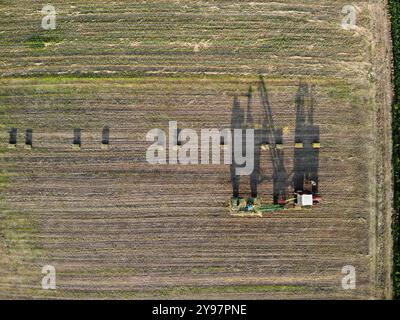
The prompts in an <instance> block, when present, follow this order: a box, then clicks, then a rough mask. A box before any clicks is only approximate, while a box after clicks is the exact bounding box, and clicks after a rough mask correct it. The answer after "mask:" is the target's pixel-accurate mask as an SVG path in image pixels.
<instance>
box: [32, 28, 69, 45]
mask: <svg viewBox="0 0 400 320" xmlns="http://www.w3.org/2000/svg"><path fill="white" fill-rule="evenodd" d="M62 40H63V37H62V35H61V33H60V32H59V31H56V30H49V31H44V30H43V31H40V32H38V33H36V34H33V35H31V36H30V37H28V38H27V39H26V40H25V45H26V46H27V47H29V48H31V49H44V48H46V47H47V46H48V45H50V44H55V43H59V42H61V41H62Z"/></svg>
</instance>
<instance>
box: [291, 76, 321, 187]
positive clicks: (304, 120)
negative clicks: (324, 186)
mask: <svg viewBox="0 0 400 320" xmlns="http://www.w3.org/2000/svg"><path fill="white" fill-rule="evenodd" d="M313 91H314V86H311V87H310V86H309V85H308V84H304V83H300V85H299V89H298V91H297V95H296V102H295V103H296V130H295V143H302V144H303V147H302V148H295V149H294V168H293V170H294V174H293V188H294V191H295V192H296V191H300V190H303V189H304V181H305V180H306V179H310V180H312V181H314V182H315V185H314V186H313V190H312V191H313V192H315V193H316V192H318V190H317V188H318V168H319V149H317V148H313V145H312V144H313V143H314V142H319V139H320V130H319V127H318V126H315V125H314V98H313ZM306 105H308V112H307V111H306V110H305V109H306Z"/></svg>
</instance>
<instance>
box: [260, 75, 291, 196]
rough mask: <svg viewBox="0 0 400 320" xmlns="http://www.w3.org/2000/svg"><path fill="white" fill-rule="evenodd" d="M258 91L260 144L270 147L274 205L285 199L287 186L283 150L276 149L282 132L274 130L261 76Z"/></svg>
mask: <svg viewBox="0 0 400 320" xmlns="http://www.w3.org/2000/svg"><path fill="white" fill-rule="evenodd" d="M258 91H259V94H260V100H261V103H262V107H263V111H264V118H263V123H262V127H263V130H262V136H261V140H262V141H261V143H268V144H269V146H270V148H269V152H270V155H271V161H272V167H273V172H272V180H273V191H272V192H273V200H274V204H277V203H278V201H279V199H282V198H286V195H287V186H288V175H287V172H286V169H285V165H284V151H283V148H279V147H278V146H283V131H282V129H280V128H279V129H276V128H275V126H274V121H273V117H272V108H271V104H270V102H269V98H268V91H267V87H266V85H265V82H264V79H263V77H262V76H260V82H259V85H258ZM258 149H259V148H258Z"/></svg>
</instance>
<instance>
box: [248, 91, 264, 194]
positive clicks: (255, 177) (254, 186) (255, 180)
mask: <svg viewBox="0 0 400 320" xmlns="http://www.w3.org/2000/svg"><path fill="white" fill-rule="evenodd" d="M246 125H247V128H249V129H254V169H253V172H252V173H251V175H250V190H251V197H252V198H256V197H257V194H258V184H259V183H260V156H261V151H260V146H261V140H262V129H259V128H255V123H254V117H253V89H252V87H251V86H250V88H249V92H248V94H247V114H246Z"/></svg>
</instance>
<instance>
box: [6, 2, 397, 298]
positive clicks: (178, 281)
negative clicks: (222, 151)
mask: <svg viewBox="0 0 400 320" xmlns="http://www.w3.org/2000/svg"><path fill="white" fill-rule="evenodd" d="M51 4H52V5H53V6H54V7H55V8H56V14H57V15H56V17H57V19H56V22H57V24H56V28H55V29H54V30H43V28H42V25H41V22H42V18H43V17H44V15H43V14H42V13H41V9H42V6H43V4H42V3H40V2H37V1H27V0H14V1H8V0H3V1H0V14H1V17H2V18H1V19H0V25H1V28H0V75H1V76H0V298H3V299H15V298H17V299H23V298H57V299H60V298H73V299H86V298H90V299H93V298H96V299H98V298H100V299H103V298H104V299H118V298H119V299H157V298H161V299H174V298H180V299H200V298H202V299H210V298H215V299H239V298H240V299H271V298H277V299H300V298H306V299H308V298H310V299H388V298H391V297H392V295H393V294H392V255H393V254H392V245H393V241H392V234H391V224H392V211H393V210H392V198H393V196H392V193H393V190H392V162H391V159H392V158H391V152H392V136H391V134H392V131H391V121H392V118H391V105H392V95H393V89H392V84H391V83H392V81H391V63H392V47H391V46H392V44H391V38H390V18H389V16H388V8H387V1H386V0H381V1H379V0H377V1H373V0H371V1H365V0H353V1H352V2H351V3H350V4H351V5H352V6H354V7H355V8H356V12H357V22H356V26H355V28H353V29H345V28H343V27H342V25H341V23H342V19H343V17H344V16H345V14H344V13H342V8H343V7H344V6H346V5H349V3H348V1H346V0H321V1H315V0H300V1H299V0H297V1H295V0H277V1H259V2H254V1H233V0H215V1H180V0H175V1H173V0H146V1H142V0H138V1H106V0H98V1H96V2H95V3H92V2H90V1H82V0H75V1H59V0H57V1H51ZM249 100H251V104H250V103H249ZM265 101H268V106H269V107H270V109H271V112H272V117H273V121H274V126H275V128H276V129H277V130H278V131H280V132H281V139H282V141H281V142H282V145H283V150H282V152H280V155H281V160H282V161H281V165H282V170H281V172H282V175H284V176H285V181H287V184H288V188H289V190H291V191H293V189H294V188H295V186H294V184H295V181H296V175H295V167H296V166H295V159H296V150H295V148H294V144H295V142H296V141H295V140H296V139H295V134H296V127H297V126H298V123H299V116H298V114H299V110H303V109H304V112H305V114H307V115H308V120H310V119H311V118H312V123H313V128H316V129H315V130H316V131H318V140H319V142H320V144H321V148H320V149H319V153H318V155H317V161H316V162H314V166H315V168H316V174H317V176H318V184H319V192H320V194H321V196H322V203H321V204H320V205H318V206H315V207H313V208H312V209H311V210H308V209H307V210H306V209H304V210H293V211H290V210H287V211H281V212H270V213H265V214H263V215H262V217H251V218H250V217H233V216H232V215H231V214H230V209H229V202H230V199H231V197H232V181H231V180H232V179H231V167H230V166H229V164H223V163H221V164H188V165H183V164H150V163H149V162H148V161H147V160H146V150H147V149H148V147H149V145H150V144H151V142H148V141H146V134H147V133H148V131H149V130H152V129H154V128H160V129H162V130H164V131H166V132H168V125H169V122H170V121H176V122H177V124H178V126H179V128H190V129H193V130H195V131H196V132H198V133H200V132H201V129H204V128H218V129H224V128H231V126H232V124H233V123H234V120H233V119H235V117H237V112H239V113H240V114H241V116H242V122H243V125H244V126H247V127H252V128H253V127H259V126H262V123H263V121H264V120H263V117H264V109H263V105H264V104H265ZM235 110H236V111H235ZM104 127H108V128H109V130H110V131H109V148H108V149H104V148H102V143H101V142H102V138H103V137H102V130H103V128H104ZM12 128H16V129H17V131H16V132H15V131H14V133H16V135H14V133H13V134H11V136H13V137H12V138H13V139H14V138H16V140H17V141H16V145H15V147H14V148H10V142H15V141H10V130H11V129H12ZM27 129H32V148H31V149H27V148H26V146H25V142H24V141H25V132H26V130H27ZM75 129H81V131H80V132H81V137H80V139H81V140H80V141H81V146H80V148H76V147H75V148H74V147H73V142H74V130H75ZM75 132H76V131H75ZM75 138H76V137H75ZM12 146H13V145H12ZM12 146H11V147H12ZM258 160H259V163H260V165H259V166H260V179H259V181H258V186H257V189H258V197H259V198H260V199H262V200H263V201H266V202H267V201H272V194H273V192H274V191H273V181H272V180H273V179H272V176H271V173H272V171H273V167H272V161H271V160H272V159H271V155H270V153H268V152H261V153H260V155H259V159H258ZM305 165H306V164H305ZM250 183H251V177H249V176H242V177H241V178H240V183H239V192H240V194H241V195H243V196H249V194H250ZM46 265H51V266H54V268H55V270H56V275H57V277H56V280H57V281H56V283H57V286H56V289H54V290H52V289H50V290H46V289H43V288H42V278H43V276H44V274H43V273H42V267H43V266H46ZM345 266H353V267H354V270H355V272H356V286H355V288H353V289H349V290H346V289H345V288H343V286H342V279H343V277H344V274H343V273H342V268H343V267H345Z"/></svg>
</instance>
